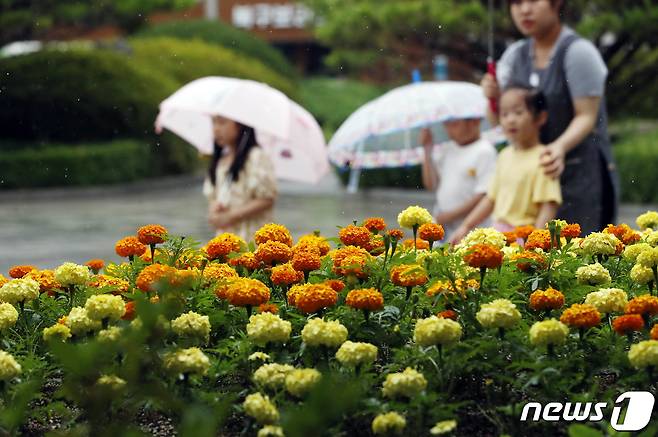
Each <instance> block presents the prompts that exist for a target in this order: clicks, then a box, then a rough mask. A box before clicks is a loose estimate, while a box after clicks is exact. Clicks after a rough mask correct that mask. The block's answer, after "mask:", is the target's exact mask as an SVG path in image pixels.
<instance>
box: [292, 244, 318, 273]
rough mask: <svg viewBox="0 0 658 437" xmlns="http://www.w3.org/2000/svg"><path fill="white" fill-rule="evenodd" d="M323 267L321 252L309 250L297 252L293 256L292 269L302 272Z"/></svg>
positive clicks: (315, 249) (313, 249) (316, 249)
mask: <svg viewBox="0 0 658 437" xmlns="http://www.w3.org/2000/svg"><path fill="white" fill-rule="evenodd" d="M321 265H322V261H321V260H320V250H319V249H318V248H317V247H315V248H309V249H308V250H295V251H293V254H292V267H293V268H294V269H295V270H299V271H300V272H310V271H312V270H317V269H319V268H320V266H321Z"/></svg>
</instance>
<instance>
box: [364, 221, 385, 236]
mask: <svg viewBox="0 0 658 437" xmlns="http://www.w3.org/2000/svg"><path fill="white" fill-rule="evenodd" d="M363 226H364V227H365V228H366V229H368V230H369V231H370V232H373V233H376V232H379V231H383V230H384V229H386V222H385V221H384V219H383V218H381V217H370V218H367V219H365V220H364V221H363Z"/></svg>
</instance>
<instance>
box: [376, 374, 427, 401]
mask: <svg viewBox="0 0 658 437" xmlns="http://www.w3.org/2000/svg"><path fill="white" fill-rule="evenodd" d="M425 387H427V380H426V379H425V376H423V374H422V373H420V372H418V371H417V370H415V369H412V368H410V367H407V368H406V369H405V370H404V372H400V373H389V374H388V375H386V380H385V381H384V385H383V388H382V393H383V394H384V396H386V397H387V398H396V397H407V398H413V397H414V396H416V395H418V394H419V393H420V392H422V391H423V390H425Z"/></svg>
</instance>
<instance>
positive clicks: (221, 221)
mask: <svg viewBox="0 0 658 437" xmlns="http://www.w3.org/2000/svg"><path fill="white" fill-rule="evenodd" d="M234 222H235V217H234V216H233V213H232V212H231V211H230V210H229V209H228V208H227V207H225V206H223V205H219V206H218V207H217V209H216V210H214V211H211V212H210V213H209V214H208V223H209V224H210V226H213V227H214V228H215V229H220V228H226V227H227V226H231V225H232V224H233V223H234Z"/></svg>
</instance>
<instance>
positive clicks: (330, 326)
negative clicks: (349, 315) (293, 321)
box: [302, 317, 347, 348]
mask: <svg viewBox="0 0 658 437" xmlns="http://www.w3.org/2000/svg"><path fill="white" fill-rule="evenodd" d="M302 340H303V341H304V343H306V344H307V345H308V346H326V347H332V348H335V347H338V346H340V345H341V344H343V343H344V342H345V340H347V328H346V327H345V326H343V325H342V324H341V323H340V322H338V321H336V320H328V321H325V320H324V319H320V318H317V317H316V318H313V319H311V320H309V321H308V322H307V323H306V325H305V326H304V329H302Z"/></svg>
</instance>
